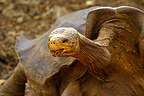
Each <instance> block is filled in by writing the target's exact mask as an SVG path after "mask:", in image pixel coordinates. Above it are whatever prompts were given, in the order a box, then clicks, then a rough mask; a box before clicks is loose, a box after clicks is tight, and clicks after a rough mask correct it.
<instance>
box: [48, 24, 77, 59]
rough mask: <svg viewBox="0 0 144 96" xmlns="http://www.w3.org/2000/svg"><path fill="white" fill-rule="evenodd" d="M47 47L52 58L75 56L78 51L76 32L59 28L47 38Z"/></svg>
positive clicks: (71, 29) (72, 29)
mask: <svg viewBox="0 0 144 96" xmlns="http://www.w3.org/2000/svg"><path fill="white" fill-rule="evenodd" d="M48 47H49V49H50V52H51V54H52V55H53V56H75V55H76V53H77V52H78V50H79V42H78V31H77V30H75V29H74V28H66V27H61V28H57V29H55V30H54V31H52V32H51V33H50V35H49V37H48Z"/></svg>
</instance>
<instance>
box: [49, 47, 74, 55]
mask: <svg viewBox="0 0 144 96" xmlns="http://www.w3.org/2000/svg"><path fill="white" fill-rule="evenodd" d="M50 52H51V54H52V55H53V56H71V55H72V54H73V52H72V51H66V50H65V49H64V48H61V49H57V50H50Z"/></svg>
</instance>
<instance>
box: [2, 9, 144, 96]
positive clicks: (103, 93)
mask: <svg viewBox="0 0 144 96" xmlns="http://www.w3.org/2000/svg"><path fill="white" fill-rule="evenodd" d="M118 13H119V14H118ZM139 13H140V14H142V12H139V10H138V9H135V8H131V7H118V8H111V7H93V8H90V9H86V10H82V11H79V12H76V13H72V14H70V15H67V16H66V17H63V18H62V20H61V19H60V20H58V21H57V22H56V24H55V25H54V27H53V28H52V29H50V30H49V32H47V33H46V34H44V35H43V36H41V37H40V38H38V39H35V40H27V39H25V38H24V37H21V38H20V40H19V42H18V43H17V51H18V53H19V57H20V63H19V64H18V66H17V67H16V69H15V72H14V74H13V75H12V76H11V77H10V78H9V79H8V80H7V81H6V82H5V83H4V84H3V85H2V86H1V88H0V96H23V95H24V89H25V83H26V82H27V83H28V84H29V86H30V87H31V88H32V90H33V91H34V92H35V95H36V96H144V76H143V70H142V68H143V67H142V65H143V62H142V61H143V58H141V55H140V54H142V52H143V51H142V50H143V48H142V47H141V46H140V47H139V49H137V47H136V46H135V45H136V42H141V39H140V41H138V38H140V34H141V33H143V32H142V29H144V27H143V25H142V24H141V23H140V21H141V20H143V19H142V18H141V17H143V14H142V16H141V15H139ZM120 14H123V15H124V16H123V15H122V17H124V18H121V15H120ZM128 14H130V16H129V15H128ZM87 16H88V18H87ZM111 16H112V17H111ZM117 16H118V17H117ZM119 16H120V17H119ZM131 16H134V17H131ZM66 18H67V19H66ZM86 18H87V19H86ZM129 18H130V19H129ZM133 18H135V19H133ZM86 20H87V21H86ZM133 20H135V21H137V23H138V24H137V25H138V26H135V24H134V23H133V22H132V21H133ZM61 21H62V22H61ZM74 21H75V22H74ZM95 23H96V24H95ZM85 25H86V26H85ZM59 27H72V28H74V29H75V30H76V31H77V32H80V33H81V34H83V35H84V34H85V35H86V37H87V38H85V37H84V36H83V35H82V36H80V35H79V36H80V37H81V39H78V41H80V40H82V41H80V42H77V40H76V42H73V44H74V46H73V47H72V46H71V45H70V47H68V48H65V46H68V45H69V44H71V43H70V42H71V41H69V39H68V37H67V38H62V39H61V40H60V39H59V40H58V43H55V42H53V41H52V42H50V43H49V44H59V43H60V46H59V47H57V46H56V47H51V48H53V49H52V52H59V50H57V49H61V47H63V48H64V50H65V52H68V53H69V52H75V51H76V50H75V49H77V48H76V47H75V45H77V44H78V45H79V46H78V48H79V47H80V50H79V51H78V53H81V54H80V55H79V54H78V55H79V56H77V57H76V58H77V59H78V61H77V60H76V59H75V58H72V57H54V56H52V55H51V53H50V52H49V51H50V50H49V48H48V41H51V40H50V39H51V38H52V37H53V36H52V37H50V38H48V37H49V36H50V35H49V34H50V32H52V31H53V30H54V29H56V28H59ZM85 27H86V29H85ZM85 32H86V33H85ZM93 32H94V33H93ZM55 36H56V35H55ZM131 38H133V39H131ZM64 39H68V41H67V40H64ZM90 39H91V40H90ZM55 40H56V41H57V39H55ZM63 40H64V42H67V44H64V46H63V43H62V41H63ZM72 40H74V41H75V38H74V39H72ZM86 40H87V41H86ZM92 40H94V41H92ZM94 42H96V44H95V43H94ZM61 43H62V44H61ZM86 44H88V45H87V46H86ZM82 45H83V46H82ZM95 45H96V46H95ZM141 45H143V44H141ZM50 46H51V45H49V47H50ZM89 46H90V47H89ZM51 48H50V49H51ZM71 48H72V49H71ZM73 48H74V49H73ZM85 48H87V50H85ZM67 50H68V51H67ZM69 50H70V51H69ZM71 50H72V51H71ZM81 50H82V51H81ZM97 50H98V51H97ZM137 50H141V51H140V52H141V53H139V52H138V51H137ZM61 51H62V50H61ZM61 51H60V53H61ZM95 51H97V52H98V53H97V52H95ZM76 53H77V52H76ZM100 53H102V54H100ZM108 53H110V56H111V57H110V58H109V55H108ZM56 54H58V53H56ZM95 54H96V55H95ZM53 55H55V54H53ZM58 55H59V54H58ZM68 55H69V54H68ZM68 55H66V56H68ZM70 55H72V56H73V54H70ZM104 56H106V57H108V58H104ZM89 57H90V58H89ZM109 60H110V63H109ZM91 61H92V62H91ZM95 61H96V62H95ZM107 61H108V63H107ZM92 64H93V65H92ZM83 65H84V66H83ZM88 65H92V66H88ZM87 66H88V67H87ZM87 70H88V71H87ZM105 73H106V74H105ZM126 81H128V82H126Z"/></svg>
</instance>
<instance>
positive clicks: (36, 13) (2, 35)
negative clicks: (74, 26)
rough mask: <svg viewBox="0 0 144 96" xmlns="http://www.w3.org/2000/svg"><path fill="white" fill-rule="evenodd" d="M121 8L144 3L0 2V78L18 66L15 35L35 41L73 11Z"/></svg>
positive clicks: (109, 0) (131, 0)
mask: <svg viewBox="0 0 144 96" xmlns="http://www.w3.org/2000/svg"><path fill="white" fill-rule="evenodd" d="M121 5H123V6H126V5H128V6H133V7H137V8H140V9H142V10H144V0H0V79H7V78H8V77H9V76H10V75H11V74H12V72H13V69H14V67H15V66H16V64H17V63H18V57H17V55H16V52H15V44H16V37H17V36H20V35H25V36H26V37H28V38H31V39H32V38H37V37H39V36H40V35H42V34H43V33H45V32H47V31H48V30H49V28H50V27H51V26H52V24H54V22H55V20H56V19H57V18H58V17H60V16H63V15H65V14H68V13H70V12H73V11H76V10H80V9H84V8H88V7H91V6H121Z"/></svg>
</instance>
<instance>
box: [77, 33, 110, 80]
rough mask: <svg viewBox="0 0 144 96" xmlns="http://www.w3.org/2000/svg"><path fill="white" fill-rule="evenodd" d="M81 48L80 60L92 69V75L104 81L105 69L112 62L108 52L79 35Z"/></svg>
mask: <svg viewBox="0 0 144 96" xmlns="http://www.w3.org/2000/svg"><path fill="white" fill-rule="evenodd" d="M79 48H80V50H79V53H78V56H77V58H78V60H79V61H80V62H81V63H82V64H84V65H85V66H86V67H88V69H90V72H91V73H92V75H94V76H96V77H98V78H101V79H104V78H105V72H104V70H103V69H104V68H105V67H106V66H107V65H108V63H109V61H110V54H109V52H108V50H107V49H106V48H105V47H102V46H100V45H98V44H97V43H96V42H94V41H92V40H89V39H88V38H86V37H84V36H83V35H81V34H79Z"/></svg>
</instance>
